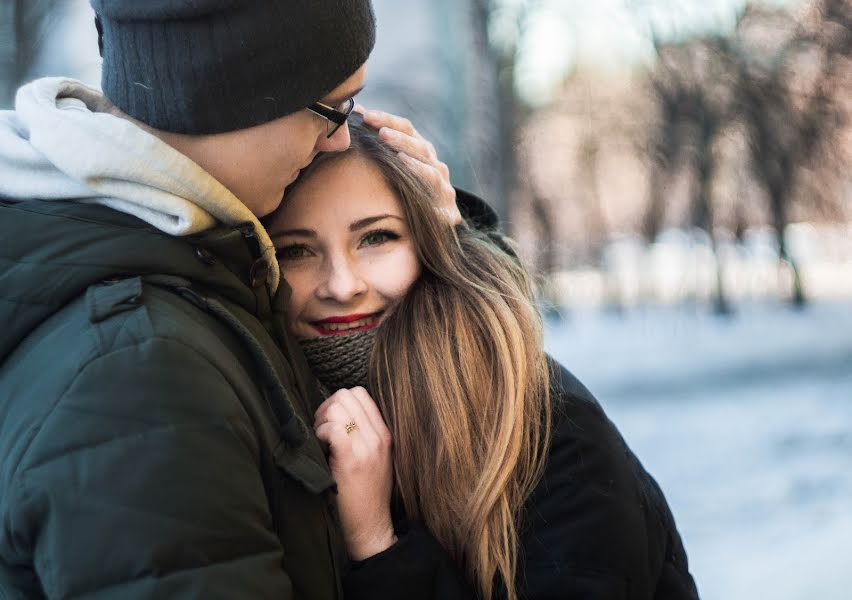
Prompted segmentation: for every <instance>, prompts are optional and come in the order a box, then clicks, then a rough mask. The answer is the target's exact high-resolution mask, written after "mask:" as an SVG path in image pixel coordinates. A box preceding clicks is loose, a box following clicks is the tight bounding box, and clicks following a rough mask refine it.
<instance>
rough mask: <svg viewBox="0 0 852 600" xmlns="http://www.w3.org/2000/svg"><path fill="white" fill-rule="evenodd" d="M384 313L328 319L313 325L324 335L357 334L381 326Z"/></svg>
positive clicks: (312, 323) (313, 322)
mask: <svg viewBox="0 0 852 600" xmlns="http://www.w3.org/2000/svg"><path fill="white" fill-rule="evenodd" d="M381 315H382V311H379V312H376V313H368V314H361V313H359V314H353V315H342V316H334V317H326V318H325V319H320V320H319V321H312V322H311V325H312V326H313V328H314V329H316V330H317V331H318V332H319V333H321V334H322V335H339V334H346V333H355V332H358V331H366V330H368V329H372V328H373V327H375V326H376V325H378V324H379V317H381Z"/></svg>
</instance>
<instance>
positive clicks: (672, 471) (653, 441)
mask: <svg viewBox="0 0 852 600" xmlns="http://www.w3.org/2000/svg"><path fill="white" fill-rule="evenodd" d="M546 347H547V349H548V350H549V351H550V352H551V353H552V354H553V355H554V356H556V357H557V358H558V359H559V360H560V361H561V362H562V363H563V364H565V365H566V366H567V367H568V368H569V369H570V370H571V371H572V372H574V374H575V375H577V376H578V377H579V378H580V379H581V380H582V381H583V382H584V383H585V384H586V385H587V386H588V387H589V388H590V389H591V390H592V391H593V392H594V393H595V394H596V395H597V397H598V399H599V400H600V401H601V403H602V404H603V406H604V408H605V409H606V411H607V413H608V414H609V416H610V418H611V419H612V420H613V421H614V422H615V423H616V425H617V426H618V427H619V429H620V430H621V432H622V433H623V434H624V436H625V438H626V439H627V441H628V443H629V444H630V446H631V447H632V448H633V450H634V451H635V452H636V454H637V455H638V456H639V457H640V459H642V462H643V463H644V464H645V466H646V468H647V469H648V470H649V471H650V472H651V473H652V474H653V475H654V476H655V477H656V478H657V480H658V481H659V482H660V485H661V486H662V487H663V489H664V491H665V492H666V496H667V497H668V499H669V503H670V504H671V507H672V510H673V512H674V514H675V518H676V519H677V522H678V527H679V529H680V531H681V534H682V535H683V537H684V542H685V544H686V548H687V552H688V554H689V559H690V564H691V571H692V573H693V575H694V576H695V578H696V581H697V583H698V586H699V591H700V593H701V596H702V598H704V600H739V599H742V600H746V599H748V600H752V599H754V598H773V599H776V600H798V599H808V600H812V599H813V598H820V599H821V600H834V599H837V600H840V599H844V600H846V599H847V598H849V597H850V595H849V594H850V592H849V590H850V589H852V305H850V304H818V305H815V306H811V307H810V308H809V309H806V310H805V311H801V312H797V311H792V310H790V309H788V308H787V307H785V306H776V305H768V304H766V305H753V306H748V307H741V308H740V311H739V313H738V316H736V317H734V318H733V319H719V318H717V317H713V316H712V315H709V314H707V311H706V310H705V309H704V308H703V307H688V308H665V309H663V308H660V309H635V310H633V311H631V312H628V313H626V314H625V315H624V316H623V317H619V316H617V315H613V314H601V313H593V312H586V313H573V314H571V315H569V317H568V318H567V319H565V320H563V321H561V322H556V321H552V322H550V323H549V324H548V327H547V333H546Z"/></svg>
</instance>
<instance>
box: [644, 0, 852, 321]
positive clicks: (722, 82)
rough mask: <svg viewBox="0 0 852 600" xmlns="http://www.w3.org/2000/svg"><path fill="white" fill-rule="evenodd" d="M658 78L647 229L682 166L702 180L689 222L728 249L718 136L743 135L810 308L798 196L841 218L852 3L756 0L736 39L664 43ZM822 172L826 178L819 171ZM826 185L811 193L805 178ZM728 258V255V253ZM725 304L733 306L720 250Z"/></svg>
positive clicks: (738, 210) (798, 293) (783, 261)
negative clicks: (796, 241) (797, 246)
mask: <svg viewBox="0 0 852 600" xmlns="http://www.w3.org/2000/svg"><path fill="white" fill-rule="evenodd" d="M655 47H656V48H657V53H658V57H659V60H658V61H657V64H656V66H655V69H654V71H653V73H652V75H651V87H652V89H653V92H654V96H655V97H656V99H657V107H658V114H659V116H658V121H657V125H656V126H654V127H652V128H650V129H649V135H650V144H649V148H650V155H651V157H652V164H651V172H650V176H649V177H650V181H651V184H650V196H651V197H650V199H649V205H648V210H647V211H646V215H645V220H644V227H643V230H644V232H645V235H646V236H647V238H648V239H649V240H653V239H654V238H655V237H656V235H657V233H658V232H659V230H660V227H661V224H662V223H663V220H664V218H665V213H666V210H665V199H666V195H665V190H666V187H667V183H668V182H669V181H670V180H671V178H672V177H674V176H675V175H676V174H677V172H678V170H679V169H680V168H681V165H682V164H683V163H685V162H686V163H688V164H689V166H690V171H691V174H692V178H693V181H694V186H693V189H694V192H693V194H692V195H691V202H690V207H689V211H688V212H689V218H690V222H689V223H688V224H689V225H691V226H694V227H698V228H700V229H702V230H704V231H706V232H707V233H708V234H709V235H710V239H711V242H712V244H713V248H714V251H715V250H716V249H717V246H718V244H717V227H718V223H717V222H716V221H717V219H716V210H715V203H716V200H715V199H714V195H713V187H714V183H715V181H716V173H717V165H716V163H717V156H716V151H715V149H714V148H715V145H716V141H717V140H718V138H719V136H720V134H721V133H722V132H724V131H726V130H730V129H734V128H737V129H738V130H739V131H742V132H743V133H744V136H745V139H746V141H747V147H748V161H749V165H750V171H751V175H752V177H753V178H754V179H755V181H757V182H758V183H759V184H760V186H761V187H762V188H763V190H764V191H765V193H766V198H767V214H768V221H769V223H770V224H771V225H772V227H773V228H774V229H775V231H776V233H777V236H778V255H779V261H780V265H781V268H782V269H789V270H790V273H791V281H792V290H791V294H790V299H791V301H792V303H793V304H794V305H795V306H802V305H804V304H805V292H804V289H803V285H802V278H801V274H800V269H799V267H798V265H797V263H796V260H795V257H794V256H792V254H791V253H790V251H789V242H788V240H787V226H788V225H789V223H790V222H791V214H792V207H793V204H794V203H795V202H796V201H797V200H798V201H799V202H800V203H801V204H805V205H807V209H808V210H809V211H810V212H811V213H813V212H815V211H817V212H819V211H821V212H823V213H833V214H835V215H838V214H839V213H840V212H842V206H840V205H841V204H842V202H843V201H842V199H841V198H840V194H838V193H837V189H838V182H841V181H842V179H843V177H845V176H846V175H845V174H844V165H845V161H846V160H848V157H843V156H842V145H843V138H842V136H843V135H844V125H845V124H846V123H847V122H848V121H847V118H848V113H849V101H848V98H849V92H850V89H849V86H850V83H852V71H850V65H852V62H850V59H852V4H850V3H848V2H847V1H846V0H817V1H816V2H815V3H814V5H813V10H812V11H811V12H810V13H808V12H805V13H802V14H797V15H794V14H793V13H791V12H789V11H787V10H782V9H767V8H762V7H761V8H755V7H754V6H751V5H750V6H747V7H746V8H745V9H744V10H743V12H742V13H741V14H740V15H739V17H738V19H737V26H736V29H735V30H734V32H733V33H732V34H731V35H729V36H720V35H714V36H703V37H696V38H691V39H687V40H685V41H682V42H678V43H673V44H659V43H656V44H655ZM815 171H820V173H821V176H820V177H818V178H815V177H813V176H810V177H809V175H810V174H812V173H813V172H815ZM814 181H818V185H816V186H811V187H810V188H809V189H808V190H805V189H804V187H805V184H806V183H808V182H810V183H813V182H814ZM749 200H750V199H749V198H746V197H738V198H735V199H734V204H735V207H734V220H735V223H734V228H735V230H736V232H738V233H740V234H741V229H742V227H743V223H742V222H741V221H742V218H743V214H744V212H745V211H744V209H743V208H742V207H741V206H737V205H738V204H742V203H744V202H748V201H749ZM717 254H718V253H717ZM716 262H717V265H718V268H717V287H716V295H715V302H714V304H715V308H716V310H717V311H719V312H728V311H729V310H730V305H729V302H728V301H727V299H726V297H725V293H724V289H723V281H724V277H723V272H722V261H721V260H719V258H718V256H717V261H716Z"/></svg>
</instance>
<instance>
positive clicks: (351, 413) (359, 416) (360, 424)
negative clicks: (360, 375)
mask: <svg viewBox="0 0 852 600" xmlns="http://www.w3.org/2000/svg"><path fill="white" fill-rule="evenodd" d="M347 392H348V393H347V394H342V395H341V396H340V403H341V405H342V406H343V408H344V409H345V410H346V413H347V414H348V418H349V420H348V421H346V423H354V424H355V427H356V428H357V431H358V432H359V433H360V434H361V438H360V439H364V440H369V439H371V438H373V437H375V436H377V435H378V430H376V428H375V426H374V423H373V420H372V418H371V417H370V416H369V415H368V414H367V413H366V412H365V411H364V407H363V406H362V404H361V401H360V400H359V399H358V398H357V397H356V396H355V394H354V393H353V392H352V390H347ZM354 431H356V430H353V433H354Z"/></svg>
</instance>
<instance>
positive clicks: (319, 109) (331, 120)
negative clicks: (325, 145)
mask: <svg viewBox="0 0 852 600" xmlns="http://www.w3.org/2000/svg"><path fill="white" fill-rule="evenodd" d="M306 108H307V109H308V110H309V111H311V112H312V113H314V114H316V115H319V116H321V117H322V118H323V119H325V120H326V121H328V124H327V125H328V128H327V131H326V133H327V134H328V135H327V136H326V137H331V136H333V135H334V134H335V133H336V132H337V130H338V129H340V127H341V126H342V125H343V124H344V123H346V119H348V118H349V115H350V114H351V113H352V109H353V108H355V98H349V99H348V100H344V101H343V102H341V103H340V105H339V106H338V107H337V108H334V107H331V106H328V105H327V104H323V103H322V102H314V103H313V104H311V105H310V106H308V107H306Z"/></svg>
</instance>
